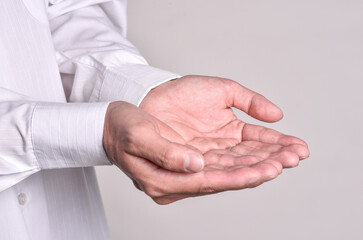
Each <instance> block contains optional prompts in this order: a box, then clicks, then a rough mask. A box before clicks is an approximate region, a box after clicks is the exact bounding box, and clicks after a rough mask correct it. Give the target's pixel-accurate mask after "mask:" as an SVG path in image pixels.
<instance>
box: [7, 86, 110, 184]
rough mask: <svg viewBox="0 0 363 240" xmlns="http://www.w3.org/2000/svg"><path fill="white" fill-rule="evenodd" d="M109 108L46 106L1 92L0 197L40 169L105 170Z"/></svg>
mask: <svg viewBox="0 0 363 240" xmlns="http://www.w3.org/2000/svg"><path fill="white" fill-rule="evenodd" d="M107 106H108V103H105V102H100V103H49V102H48V103H47V102H38V101H35V100H33V99H30V98H28V97H26V96H23V95H20V94H17V93H14V92H12V91H9V90H7V89H4V88H1V87H0V116H1V117H0V191H3V190H5V189H7V188H9V187H11V186H12V185H14V184H16V183H18V182H20V181H21V180H23V179H25V178H27V177H29V176H30V175H32V174H34V173H36V172H38V171H40V170H42V169H54V168H72V167H88V166H96V165H107V164H108V165H109V164H110V162H109V161H108V159H107V156H106V153H105V151H104V149H103V145H102V139H103V126H104V116H105V113H106V110H107Z"/></svg>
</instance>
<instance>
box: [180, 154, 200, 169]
mask: <svg viewBox="0 0 363 240" xmlns="http://www.w3.org/2000/svg"><path fill="white" fill-rule="evenodd" d="M203 168H204V158H203V155H202V154H200V153H197V152H188V153H186V154H185V155H184V170H185V171H186V172H190V173H196V172H200V171H202V170H203Z"/></svg>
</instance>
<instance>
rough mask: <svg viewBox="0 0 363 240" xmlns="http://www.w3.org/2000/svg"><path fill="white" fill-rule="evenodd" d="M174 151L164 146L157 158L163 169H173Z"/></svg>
mask: <svg viewBox="0 0 363 240" xmlns="http://www.w3.org/2000/svg"><path fill="white" fill-rule="evenodd" d="M174 155H175V151H172V150H171V149H170V148H165V149H164V150H163V151H162V153H161V155H160V159H159V163H160V166H161V167H163V168H165V169H171V170H174V167H175V156H174Z"/></svg>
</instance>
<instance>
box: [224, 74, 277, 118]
mask: <svg viewBox="0 0 363 240" xmlns="http://www.w3.org/2000/svg"><path fill="white" fill-rule="evenodd" d="M231 86H232V91H231V93H232V96H231V97H232V99H231V100H232V106H233V107H236V108H238V109H240V110H242V111H244V112H245V113H247V114H248V115H250V116H251V117H254V118H256V119H258V120H262V121H265V122H276V121H278V120H280V119H281V118H282V116H283V115H282V111H281V109H280V108H279V107H277V106H276V105H275V104H273V103H272V102H271V101H269V100H268V99H266V98H265V97H264V96H262V95H260V94H258V93H256V92H254V91H252V90H250V89H248V88H245V87H243V86H242V85H240V84H239V83H237V82H234V81H232V84H231Z"/></svg>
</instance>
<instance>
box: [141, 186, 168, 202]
mask: <svg viewBox="0 0 363 240" xmlns="http://www.w3.org/2000/svg"><path fill="white" fill-rule="evenodd" d="M144 192H145V193H146V195H148V196H149V197H151V198H153V199H154V198H155V199H156V198H162V197H164V193H163V192H162V191H161V190H160V189H158V188H156V187H154V186H146V187H144Z"/></svg>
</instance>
